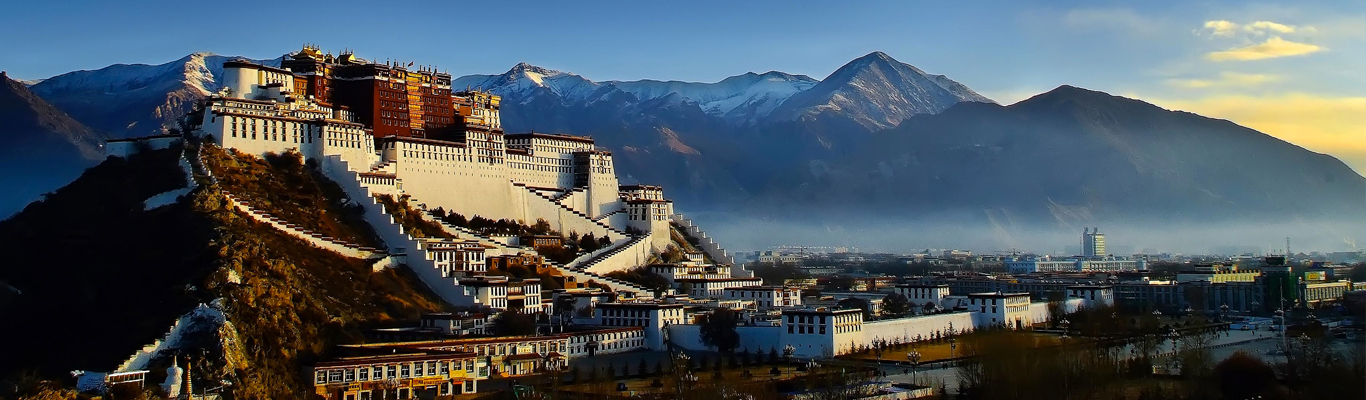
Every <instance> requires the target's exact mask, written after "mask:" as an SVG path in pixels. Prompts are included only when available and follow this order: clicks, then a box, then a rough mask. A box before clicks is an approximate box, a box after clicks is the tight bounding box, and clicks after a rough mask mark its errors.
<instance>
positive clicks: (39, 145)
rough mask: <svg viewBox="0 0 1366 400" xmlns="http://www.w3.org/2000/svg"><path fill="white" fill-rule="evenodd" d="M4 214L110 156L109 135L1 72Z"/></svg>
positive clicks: (0, 198) (0, 201)
mask: <svg viewBox="0 0 1366 400" xmlns="http://www.w3.org/2000/svg"><path fill="white" fill-rule="evenodd" d="M0 121H4V122H3V124H0V176H2V178H0V187H3V188H4V189H5V190H4V193H3V194H0V218H4V217H8V216H9V215H10V214H13V213H14V212H15V211H18V210H19V209H21V208H23V207H24V205H25V204H28V203H29V202H31V201H33V200H36V199H38V197H39V196H40V195H42V194H44V193H47V192H50V191H52V190H54V189H57V188H59V187H61V186H62V185H65V184H66V183H67V182H70V181H71V180H72V179H75V178H76V177H77V176H80V174H81V171H83V170H85V168H87V167H90V166H93V165H95V164H96V163H97V162H98V161H99V160H100V159H103V158H104V150H103V149H102V148H101V146H102V145H103V144H104V137H103V136H102V135H100V134H99V133H97V132H95V131H94V130H92V129H90V128H89V127H86V126H85V125H81V123H80V122H76V120H73V119H71V117H69V116H67V115H66V113H63V112H62V111H61V110H58V109H57V108H56V107H53V106H52V105H51V104H48V103H47V102H46V101H44V100H43V99H42V98H40V97H38V96H36V95H34V94H33V93H32V92H30V91H29V89H28V86H27V85H25V84H23V83H21V82H19V81H15V80H13V79H10V78H9V76H8V75H5V74H3V73H0Z"/></svg>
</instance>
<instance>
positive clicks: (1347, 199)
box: [31, 52, 1366, 226]
mask: <svg viewBox="0 0 1366 400" xmlns="http://www.w3.org/2000/svg"><path fill="white" fill-rule="evenodd" d="M233 58H241V57H227V56H216V55H209V54H192V55H190V56H187V57H185V58H182V59H180V60H176V61H173V62H170V63H166V64H162V65H155V66H150V65H122V64H121V65H113V66H110V67H107V68H103V69H99V70H95V71H77V72H71V73H67V74H63V75H58V76H55V77H52V78H49V79H45V80H42V81H41V82H38V83H36V84H34V85H33V86H32V87H31V89H32V91H33V92H34V93H36V94H37V95H39V96H42V97H43V98H44V99H46V100H47V101H49V102H51V103H52V104H53V105H55V106H56V107H58V108H60V109H61V110H64V111H66V112H67V113H68V114H70V115H71V116H72V117H73V118H75V119H76V120H77V121H80V122H82V123H84V124H86V125H88V126H90V127H92V128H94V129H96V130H99V131H103V132H108V133H109V134H110V135H111V136H113V137H130V136H141V135H146V134H151V133H159V132H160V131H161V130H162V129H164V128H166V127H171V126H174V122H175V119H176V118H178V116H179V115H180V114H181V113H183V112H184V110H186V109H188V107H189V105H190V104H191V103H192V102H193V101H195V100H197V99H200V98H203V97H204V96H206V95H207V94H208V93H210V92H213V91H215V90H217V88H218V87H219V85H220V82H218V80H217V79H218V78H217V76H218V75H219V73H220V71H221V68H222V62H223V61H225V60H228V59H233ZM278 60H279V59H276V60H259V61H258V62H262V63H265V64H269V65H278V62H279V61H278ZM452 86H454V87H456V88H459V89H463V88H465V87H471V88H481V89H484V90H488V91H491V92H493V93H496V94H499V95H501V96H503V97H504V100H503V113H502V115H503V123H504V127H505V129H506V130H507V131H508V132H524V131H539V132H563V133H570V134H577V135H589V136H592V137H594V138H595V139H596V140H597V142H598V143H599V145H601V146H603V147H605V148H607V149H610V150H612V151H613V152H614V154H615V156H616V159H617V172H618V175H620V176H621V177H622V180H623V182H624V183H649V184H661V185H664V186H665V187H666V190H667V191H668V192H669V195H670V197H671V198H673V199H675V200H676V201H677V207H678V208H679V209H680V210H685V211H718V212H723V213H724V212H737V213H745V214H748V215H763V216H766V217H770V218H779V219H782V218H807V217H810V216H811V215H817V214H831V215H841V213H843V212H850V213H862V212H868V211H869V210H891V211H879V212H878V213H877V214H878V215H879V216H880V218H919V217H923V216H926V215H935V214H940V213H953V214H954V215H973V216H976V218H980V219H981V220H982V221H988V220H995V219H999V218H1001V217H1003V216H1008V218H1010V219H1011V220H1016V221H1038V222H1044V223H1048V224H1058V225H1060V226H1071V224H1073V223H1082V224H1086V223H1094V222H1095V221H1105V220H1114V219H1123V218H1139V217H1145V216H1153V215H1158V216H1169V217H1176V216H1180V217H1183V218H1184V217H1190V218H1198V219H1204V220H1221V219H1227V218H1252V217H1255V216H1259V215H1278V216H1285V215H1296V216H1306V217H1307V216H1314V215H1332V214H1333V213H1352V214H1348V215H1351V216H1353V217H1360V216H1362V215H1363V214H1366V199H1363V196H1362V193H1366V191H1364V190H1363V185H1366V183H1363V182H1364V179H1363V178H1362V177H1361V175H1359V174H1356V173H1355V172H1353V171H1352V170H1351V169H1349V168H1347V167H1346V166H1345V165H1344V164H1343V163H1342V162H1340V161H1338V160H1336V159H1334V158H1332V157H1329V156H1326V155H1322V154H1315V153H1312V152H1309V151H1307V150H1304V149H1303V148H1300V147H1298V146H1295V145H1293V144H1290V143H1286V142H1284V141H1280V140H1278V139H1274V138H1272V137H1270V136H1267V135H1265V134H1262V133H1260V132H1257V131H1254V130H1251V129H1248V128H1244V127H1241V126H1237V125H1235V124H1233V123H1231V122H1228V121H1221V120H1214V119H1209V118H1204V117H1200V116H1197V115H1194V114H1189V113H1183V112H1171V111H1167V110H1163V109H1160V108H1158V107H1155V106H1153V105H1151V104H1147V103H1143V102H1141V101H1137V100H1131V99H1125V98H1121V97H1114V96H1109V95H1106V94H1104V93H1100V92H1093V91H1088V90H1084V89H1079V88H1072V87H1068V86H1064V87H1061V88H1058V89H1057V90H1054V91H1051V92H1048V93H1045V94H1041V95H1039V96H1037V97H1035V98H1032V99H1029V100H1027V101H1024V102H1020V103H1017V104H1014V105H1011V106H1000V105H997V104H996V103H995V102H994V101H992V100H991V99H988V98H986V97H985V96H982V95H980V94H978V93H976V92H974V91H973V90H972V89H970V88H968V87H967V86H965V85H963V84H961V83H958V82H956V81H954V80H952V79H950V78H948V77H945V76H943V75H931V74H928V73H926V72H924V71H922V70H920V69H918V68H916V67H914V66H911V65H909V64H906V63H902V62H899V61H897V60H895V59H893V58H892V57H890V56H888V55H887V54H884V53H881V52H874V53H871V54H868V55H866V56H863V57H859V58H857V59H855V60H852V61H850V62H849V63H848V64H846V65H844V66H842V67H840V68H839V69H837V70H836V71H835V72H834V73H832V74H830V76H828V77H826V78H825V79H821V80H816V79H813V78H811V77H808V76H803V75H793V74H787V73H783V72H778V71H770V72H765V73H762V74H757V73H745V74H740V75H736V76H732V77H729V78H726V79H723V80H721V81H720V82H716V83H695V82H677V81H655V80H640V81H593V80H590V79H587V78H584V77H582V76H579V75H576V74H573V73H569V72H561V71H555V70H550V69H546V68H541V67H537V66H533V65H529V64H525V63H522V64H518V65H516V66H514V67H513V68H512V69H510V70H508V71H507V72H505V73H502V74H497V75H470V76H464V77H460V78H457V79H455V80H454V82H453V84H452ZM1291 193H1294V194H1293V195H1291ZM963 213H966V214H963ZM1361 218H1364V219H1366V217H1361Z"/></svg>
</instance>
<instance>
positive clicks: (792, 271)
mask: <svg viewBox="0 0 1366 400" xmlns="http://www.w3.org/2000/svg"><path fill="white" fill-rule="evenodd" d="M752 270H753V271H754V276H755V277H758V278H762V279H763V280H764V282H773V283H774V284H782V283H783V282H784V281H786V280H788V279H806V278H810V277H811V275H807V274H806V272H805V271H802V269H801V268H797V266H796V265H788V264H780V265H771V264H768V265H756V266H754V267H753V268H752Z"/></svg>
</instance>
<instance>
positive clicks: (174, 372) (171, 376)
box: [161, 358, 185, 399]
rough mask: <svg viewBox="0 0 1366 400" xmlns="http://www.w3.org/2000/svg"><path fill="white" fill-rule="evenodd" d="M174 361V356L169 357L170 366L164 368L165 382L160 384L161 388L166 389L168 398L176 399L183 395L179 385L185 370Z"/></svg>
mask: <svg viewBox="0 0 1366 400" xmlns="http://www.w3.org/2000/svg"><path fill="white" fill-rule="evenodd" d="M176 361H177V360H176V359H175V358H172V359H171V366H170V367H169V368H166V382H165V383H162V384H161V390H164V391H166V398H168V399H178V398H180V396H181V395H183V393H182V390H181V385H182V382H183V381H182V379H183V378H182V377H184V376H185V370H184V369H181V368H180V365H178V364H177V363H176Z"/></svg>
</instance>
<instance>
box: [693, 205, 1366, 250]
mask: <svg viewBox="0 0 1366 400" xmlns="http://www.w3.org/2000/svg"><path fill="white" fill-rule="evenodd" d="M688 215H689V217H690V218H692V219H693V220H694V221H696V222H697V224H698V225H699V226H701V227H702V229H703V230H704V231H705V232H706V233H707V234H708V235H709V236H712V237H713V238H714V239H715V240H717V242H719V243H721V245H722V247H724V248H726V250H728V251H731V252H736V251H753V250H767V249H770V248H771V247H773V246H779V245H790V246H828V247H838V246H847V247H858V250H859V251H861V252H865V253H911V252H915V251H922V250H925V249H961V250H971V251H972V252H973V253H976V254H993V253H1005V252H1011V251H1016V252H1020V253H1034V254H1041V255H1043V254H1055V255H1074V254H1075V253H1074V252H1073V251H1075V250H1077V249H1079V248H1080V243H1081V234H1082V229H1083V226H1081V225H1076V226H1075V227H1064V226H1061V225H1054V226H1042V225H1043V224H1039V225H1037V226H1036V225H1023V226H1022V224H1017V225H1015V226H1014V227H1009V226H1000V227H996V226H991V225H990V224H981V223H977V221H967V220H957V221H955V220H948V219H941V220H937V221H924V220H914V219H897V220H892V219H881V220H873V219H865V220H861V221H854V220H851V221H849V222H846V223H841V224H825V223H820V222H813V221H795V220H787V221H783V220H775V219H760V218H743V217H742V218H736V217H734V216H732V215H728V214H723V213H714V212H704V213H689V214H688ZM1084 227H1085V228H1092V227H1096V228H1100V231H1101V233H1104V234H1105V240H1106V247H1107V249H1109V250H1110V251H1109V253H1110V254H1113V255H1116V256H1119V255H1130V254H1138V253H1146V251H1147V250H1153V251H1154V252H1153V253H1151V254H1160V253H1172V254H1202V255H1203V254H1223V255H1233V254H1227V253H1222V252H1221V250H1220V249H1221V248H1223V249H1231V248H1234V249H1240V250H1246V249H1255V252H1257V253H1261V254H1281V253H1284V249H1285V240H1286V238H1287V237H1289V238H1290V241H1291V243H1290V247H1291V250H1292V251H1294V252H1295V253H1310V252H1313V251H1319V252H1322V253H1330V252H1337V251H1358V250H1360V248H1359V247H1357V245H1356V241H1358V240H1360V238H1366V226H1362V225H1361V224H1359V223H1356V224H1354V223H1351V222H1344V221H1341V220H1335V221H1305V220H1292V221H1288V222H1282V223H1275V224H1272V223H1268V222H1266V221H1258V222H1253V221H1243V222H1219V223H1184V222H1170V223H1158V222H1153V221H1144V222H1138V223H1125V222H1121V221H1105V222H1097V223H1094V224H1092V225H1086V226H1084ZM1125 249H1131V252H1124V253H1121V252H1119V250H1125ZM1242 252H1243V251H1239V253H1242Z"/></svg>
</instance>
